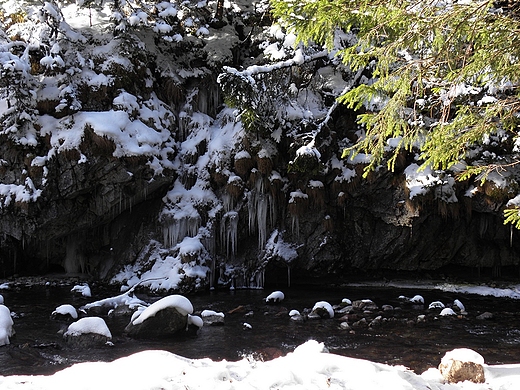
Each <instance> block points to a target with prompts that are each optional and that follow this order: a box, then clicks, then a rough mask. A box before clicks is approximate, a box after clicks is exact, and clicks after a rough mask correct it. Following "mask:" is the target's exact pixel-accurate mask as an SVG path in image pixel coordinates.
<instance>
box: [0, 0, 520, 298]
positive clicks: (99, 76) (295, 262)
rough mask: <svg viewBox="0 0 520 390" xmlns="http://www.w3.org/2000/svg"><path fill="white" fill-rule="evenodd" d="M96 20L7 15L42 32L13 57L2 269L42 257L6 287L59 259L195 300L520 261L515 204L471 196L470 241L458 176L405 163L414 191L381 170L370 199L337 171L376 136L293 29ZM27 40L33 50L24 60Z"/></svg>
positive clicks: (175, 11) (238, 4) (231, 20)
mask: <svg viewBox="0 0 520 390" xmlns="http://www.w3.org/2000/svg"><path fill="white" fill-rule="evenodd" d="M83 3H84V2H83V1H79V2H77V4H76V3H71V4H67V5H66V6H63V8H62V9H61V12H59V11H60V10H59V9H56V8H55V7H56V4H54V3H52V4H51V3H46V4H45V7H43V8H42V7H40V6H39V5H37V6H34V8H32V7H33V5H27V7H26V4H24V3H23V2H20V3H19V4H18V5H17V7H15V8H18V7H19V9H12V10H11V9H7V8H9V7H8V6H5V7H3V8H5V9H4V13H5V17H6V18H7V17H8V16H9V13H11V12H17V11H18V10H20V11H23V12H20V13H19V15H18V16H17V17H20V15H25V14H27V15H34V16H37V15H39V16H40V18H37V17H35V18H30V19H28V20H24V21H23V22H24V23H20V24H18V23H14V24H13V25H12V26H11V27H10V30H9V31H8V32H6V33H5V34H4V35H2V37H4V38H2V39H3V41H2V42H0V65H1V66H2V69H4V70H5V77H6V80H7V81H6V85H8V87H5V88H3V89H2V92H5V94H0V95H1V96H5V97H3V98H2V99H0V112H2V113H5V114H6V115H5V118H3V117H2V118H3V119H2V121H3V122H2V123H1V125H2V126H0V128H1V129H4V130H2V131H1V132H0V141H2V142H0V156H2V157H1V158H0V213H1V215H2V218H0V233H1V234H0V249H4V248H5V249H6V252H8V253H15V252H14V251H15V250H16V251H18V252H27V253H30V254H31V256H24V253H16V256H15V255H13V259H12V260H14V259H17V261H6V263H5V267H6V268H5V270H4V271H5V272H6V273H8V274H15V273H17V272H19V271H20V269H17V268H21V267H25V268H31V271H32V270H33V268H39V269H40V268H41V269H43V268H45V266H44V264H46V262H47V259H53V260H52V261H54V264H52V267H55V268H60V270H65V271H66V272H68V273H71V274H73V273H89V274H92V275H94V276H98V277H100V278H103V279H105V280H108V279H111V280H112V281H113V282H115V283H122V284H125V285H127V286H128V287H131V286H134V285H136V284H137V283H140V284H141V285H143V286H145V287H148V288H150V289H151V290H180V291H181V292H188V291H194V290H200V289H206V288H208V287H218V286H226V287H262V286H263V285H264V282H265V280H264V276H265V274H266V268H269V267H272V268H276V269H278V268H280V269H283V271H279V272H286V276H285V275H284V277H286V278H287V283H288V284H290V282H291V270H296V271H303V272H299V273H293V275H294V274H298V275H299V277H300V278H309V279H311V278H313V277H315V276H329V277H330V274H331V273H330V272H329V271H330V270H334V271H338V272H334V275H336V276H337V277H338V278H339V279H341V277H342V276H343V275H342V273H343V272H345V273H347V272H348V273H350V272H351V271H352V270H354V271H355V270H356V269H359V270H363V271H366V270H371V269H379V268H381V267H382V266H383V265H384V267H385V268H390V269H398V270H421V269H424V270H431V269H437V268H440V267H443V266H446V265H447V262H448V261H449V260H446V259H452V258H454V256H453V255H454V253H458V254H461V253H462V254H465V255H464V256H463V258H461V257H460V256H458V257H457V259H458V262H459V264H461V265H466V266H468V267H473V266H474V264H480V265H481V266H482V267H492V266H494V265H495V264H493V263H492V260H491V259H494V258H499V257H500V258H501V259H503V263H502V264H503V265H508V263H507V262H512V261H513V260H511V259H515V258H518V256H517V255H518V253H519V252H520V247H519V246H518V245H519V244H517V242H518V240H513V242H512V245H502V242H500V243H499V244H500V245H497V243H496V239H497V237H501V238H500V240H503V237H510V235H509V230H508V227H504V226H502V224H501V216H496V215H495V214H494V213H495V210H498V209H499V207H497V205H501V204H503V202H502V200H500V201H498V200H497V199H498V198H493V197H491V196H488V195H487V194H486V191H484V189H483V188H480V187H479V188H477V187H478V185H477V187H475V186H473V187H472V188H471V189H469V188H468V191H469V192H468V196H464V200H467V201H468V202H473V204H474V207H475V208H476V209H477V211H478V213H474V214H473V215H472V220H471V221H469V219H466V218H458V217H459V216H460V215H461V214H463V213H464V210H465V206H464V207H462V206H461V205H460V203H461V195H460V193H464V192H465V191H459V189H458V188H455V187H456V186H455V183H454V180H453V177H452V176H453V175H452V174H451V173H449V172H433V171H432V170H425V171H420V170H418V165H417V163H416V162H413V163H411V164H410V163H409V162H407V164H408V165H407V166H402V167H400V168H399V169H400V171H399V172H397V173H398V174H399V175H402V177H403V182H402V183H399V184H396V182H397V181H396V179H395V178H396V177H398V175H396V176H395V177H389V176H388V175H386V173H385V170H384V169H381V170H380V171H379V172H377V173H374V177H373V178H372V179H373V180H371V181H370V182H369V183H365V185H363V186H361V185H359V184H360V182H361V169H360V165H359V164H365V163H367V162H369V161H370V156H369V155H358V156H356V157H355V158H352V159H351V158H347V159H342V158H341V154H342V150H343V148H344V147H345V146H347V145H350V144H351V142H352V140H354V139H356V138H357V137H358V136H360V135H362V129H360V128H359V127H358V126H357V123H356V121H355V118H354V113H353V112H352V111H351V110H349V109H347V108H345V107H342V106H337V105H336V103H335V98H336V97H337V96H338V95H339V94H340V93H341V91H343V90H344V88H345V87H347V86H350V83H351V82H352V79H353V75H352V74H350V71H349V70H348V69H346V68H345V67H344V66H343V65H341V64H339V63H338V62H336V61H334V60H331V58H330V56H329V53H327V52H326V51H324V50H322V48H310V49H308V51H306V50H304V49H303V48H302V47H300V46H298V47H294V46H293V43H294V42H295V37H294V36H293V35H292V34H287V33H286V32H285V31H284V30H283V29H282V28H281V27H280V26H278V25H273V26H265V28H264V27H261V28H258V26H257V24H256V21H258V20H266V19H265V18H263V13H264V11H265V9H266V6H267V5H266V4H267V2H263V1H261V2H259V3H258V2H257V3H252V2H250V1H242V0H241V1H233V2H225V6H224V8H223V9H222V10H221V13H222V15H220V16H221V18H217V20H215V19H214V16H215V15H214V14H215V13H214V9H213V6H214V3H207V2H204V1H203V2H194V3H190V2H161V3H158V4H157V7H152V8H151V9H154V10H155V11H156V14H154V15H153V17H151V15H147V14H146V13H145V12H144V11H142V10H139V11H135V12H134V11H133V10H131V9H130V8H128V7H127V5H125V4H126V3H125V2H120V4H121V7H122V8H124V9H119V10H117V11H116V12H112V11H110V10H109V9H108V8H107V6H106V4H104V3H103V4H102V5H100V7H101V9H100V8H98V5H97V4H95V5H94V4H90V3H89V8H88V9H87V7H85V6H83V7H81V6H82V4H83ZM6 4H11V3H6ZM78 6H80V7H79V8H78ZM24 7H26V8H27V9H25V8H24ZM155 11H154V12H155ZM219 12H220V11H219ZM110 15H111V16H110ZM109 16H110V19H109ZM43 21H45V22H43ZM172 21H173V22H175V23H173V24H169V22H172ZM224 21H225V22H224ZM90 22H92V25H90ZM47 23H50V26H49V25H48V24H47ZM53 23H54V24H53ZM51 26H55V27H56V28H57V29H58V31H59V33H58V34H57V35H56V34H55V33H54V32H53V28H52V27H51ZM114 28H115V29H116V32H117V34H113V32H114ZM250 33H251V35H249V34H250ZM11 36H12V37H17V39H18V38H19V39H20V41H18V42H17V43H16V45H21V46H23V44H22V43H20V42H31V47H28V48H27V51H24V50H21V51H20V53H23V55H21V54H19V55H18V54H16V53H15V52H14V50H12V46H11V43H10V42H9V41H8V38H5V37H11ZM114 37H115V38H114ZM248 37H250V38H251V39H246V38H248ZM351 38H352V39H353V37H350V38H349V39H351ZM340 41H341V39H338V40H337V43H338V44H339V42H340ZM36 47H41V48H48V50H47V51H45V52H42V51H40V50H36V49H35V48H36ZM238 48H239V49H238ZM257 61H258V62H257ZM269 61H272V62H269ZM258 64H261V65H258ZM231 65H232V66H234V67H233V68H232V67H231ZM239 69H240V70H239ZM367 82H370V80H367ZM22 92H23V93H22ZM281 92H282V93H281ZM224 95H225V96H224ZM20 96H25V98H20ZM224 100H225V101H226V104H224ZM242 108H244V109H242ZM316 129H319V131H318V130H316ZM493 137H494V136H493ZM497 137H498V135H497ZM490 141H491V143H499V144H500V142H501V141H500V139H499V137H498V138H496V139H495V137H494V138H493V139H490ZM398 142H399V140H391V141H390V142H389V143H388V147H389V148H393V147H395V144H396V143H398ZM410 157H413V156H410ZM494 183H495V188H492V190H493V193H495V194H496V193H497V191H498V193H499V195H500V194H504V193H507V192H508V188H509V187H508V184H507V183H506V182H505V180H504V182H500V180H499V178H494ZM511 187H512V188H514V186H511ZM382 189H384V190H382ZM469 195H471V196H469ZM430 198H431V199H436V200H439V201H440V202H441V203H440V205H437V204H436V203H435V204H434V203H433V202H430V201H429V200H430ZM488 202H489V204H491V206H489V204H488ZM418 204H421V205H422V206H421V207H423V208H424V209H425V211H424V213H425V214H426V215H428V218H426V219H423V218H420V217H421V211H420V207H417V205H418ZM432 210H433V211H434V212H432ZM475 214H478V215H475ZM20 215H23V218H20ZM446 216H448V217H450V216H453V217H454V218H453V220H450V224H448V225H446V224H445V223H444V222H445V221H444V218H445V217H446ZM417 221H420V223H417ZM158 226H159V229H158ZM487 226H494V227H496V228H493V229H487V228H486V227H487ZM412 231H413V234H412V233H411V232H412ZM121 237H129V238H130V240H126V239H122V238H121ZM438 242H442V243H443V252H446V253H443V254H442V256H439V253H438V251H436V250H434V248H435V247H436V245H435V244H437V243H438ZM129 243H130V244H129ZM461 243H462V244H461ZM461 246H462V247H461ZM14 248H16V249H14ZM43 248H44V249H43ZM368 248H369V249H368ZM475 248H479V249H478V250H477V249H475ZM417 253H421V256H420V258H419V256H417V255H416V254H417ZM25 258H31V259H36V260H35V263H34V264H33V263H31V264H22V263H23V262H22V261H21V260H20V259H25ZM54 259H56V260H54ZM222 259H225V260H222ZM251 259H255V260H254V261H249V260H251ZM506 263H507V264H506ZM339 271H341V272H339ZM152 279H153V280H152Z"/></svg>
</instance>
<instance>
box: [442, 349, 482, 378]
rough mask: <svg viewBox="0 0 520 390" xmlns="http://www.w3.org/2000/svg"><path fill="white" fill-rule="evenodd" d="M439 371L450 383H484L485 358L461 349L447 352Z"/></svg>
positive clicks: (469, 350) (471, 351)
mask: <svg viewBox="0 0 520 390" xmlns="http://www.w3.org/2000/svg"><path fill="white" fill-rule="evenodd" d="M439 371H440V373H441V374H442V376H443V378H444V379H445V380H446V381H447V382H449V383H457V382H464V381H470V382H473V383H484V382H485V380H486V379H485V375H484V358H483V357H482V356H481V355H480V354H479V353H477V352H475V351H473V350H471V349H467V348H459V349H454V350H453V351H449V352H447V353H446V354H445V355H444V357H443V358H442V359H441V363H440V364H439Z"/></svg>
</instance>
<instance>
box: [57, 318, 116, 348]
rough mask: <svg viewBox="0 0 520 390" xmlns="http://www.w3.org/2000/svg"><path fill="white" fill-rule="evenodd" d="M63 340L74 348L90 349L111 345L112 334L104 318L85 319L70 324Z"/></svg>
mask: <svg viewBox="0 0 520 390" xmlns="http://www.w3.org/2000/svg"><path fill="white" fill-rule="evenodd" d="M63 338H64V339H65V341H67V343H69V344H72V345H74V346H77V347H86V348H89V347H92V346H96V345H105V344H108V343H110V341H111V340H112V333H111V332H110V329H108V326H107V324H106V323H105V320H104V319H103V318H101V317H85V318H81V319H79V320H78V321H76V322H73V323H72V324H70V325H69V327H68V328H67V331H66V332H65V333H64V334H63Z"/></svg>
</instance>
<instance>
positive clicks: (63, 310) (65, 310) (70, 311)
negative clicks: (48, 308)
mask: <svg viewBox="0 0 520 390" xmlns="http://www.w3.org/2000/svg"><path fill="white" fill-rule="evenodd" d="M52 314H61V315H70V316H71V317H72V318H73V319H77V318H78V312H77V310H76V308H75V307H74V306H72V305H69V304H65V305H61V306H58V307H57V308H56V309H55V310H54V311H53V312H52Z"/></svg>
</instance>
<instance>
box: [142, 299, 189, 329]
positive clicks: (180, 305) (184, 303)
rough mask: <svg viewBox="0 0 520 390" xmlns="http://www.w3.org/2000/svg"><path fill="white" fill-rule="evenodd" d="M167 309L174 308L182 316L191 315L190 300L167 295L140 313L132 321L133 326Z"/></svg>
mask: <svg viewBox="0 0 520 390" xmlns="http://www.w3.org/2000/svg"><path fill="white" fill-rule="evenodd" d="M168 307H174V308H175V309H177V311H178V312H179V313H181V314H182V315H186V316H187V315H188V314H191V313H193V306H192V304H191V302H190V300H189V299H188V298H186V297H183V296H182V295H169V296H167V297H164V298H161V299H159V300H158V301H157V302H154V303H152V304H151V305H150V306H148V307H147V308H146V309H144V310H143V311H142V313H141V314H140V315H139V316H138V317H137V318H136V319H134V320H133V321H132V324H133V325H139V324H141V323H142V322H143V321H145V320H146V319H147V318H150V317H153V316H155V315H156V314H157V312H159V311H160V310H163V309H166V308H168Z"/></svg>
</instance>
